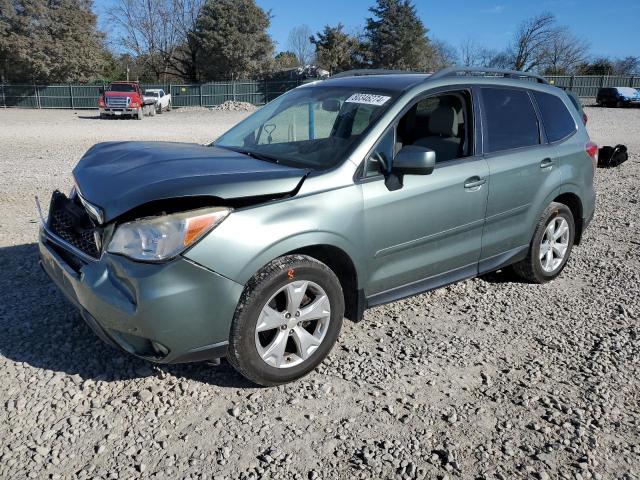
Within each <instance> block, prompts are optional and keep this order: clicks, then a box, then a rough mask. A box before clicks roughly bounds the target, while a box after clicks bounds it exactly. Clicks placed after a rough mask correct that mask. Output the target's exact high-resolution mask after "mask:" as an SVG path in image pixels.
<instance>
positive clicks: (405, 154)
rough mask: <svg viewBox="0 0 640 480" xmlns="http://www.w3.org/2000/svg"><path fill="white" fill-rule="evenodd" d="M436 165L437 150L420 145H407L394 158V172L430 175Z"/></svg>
mask: <svg viewBox="0 0 640 480" xmlns="http://www.w3.org/2000/svg"><path fill="white" fill-rule="evenodd" d="M435 166H436V152H434V151H433V150H431V149H429V148H426V147H420V146H418V145H407V146H406V147H404V148H403V149H402V150H400V151H399V152H398V154H397V155H396V156H395V158H394V159H393V168H392V171H393V173H396V174H398V175H429V174H430V173H431V172H433V169H434V168H435Z"/></svg>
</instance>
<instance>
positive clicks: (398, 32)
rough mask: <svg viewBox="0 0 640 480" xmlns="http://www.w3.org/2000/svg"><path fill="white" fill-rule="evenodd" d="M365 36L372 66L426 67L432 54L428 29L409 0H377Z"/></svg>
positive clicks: (398, 68)
mask: <svg viewBox="0 0 640 480" xmlns="http://www.w3.org/2000/svg"><path fill="white" fill-rule="evenodd" d="M369 11H370V12H371V13H372V14H373V17H372V18H368V19H367V25H366V27H365V37H366V39H367V50H368V54H369V62H370V65H371V66H372V67H373V68H388V69H396V70H425V69H426V68H427V66H428V64H429V63H430V59H431V58H433V56H434V54H433V51H432V50H433V49H432V47H431V45H430V44H429V39H428V37H427V29H426V28H425V26H424V24H423V23H422V20H420V18H418V15H417V13H416V8H415V6H414V5H413V3H412V2H411V1H410V0H377V4H376V6H374V7H371V8H370V9H369Z"/></svg>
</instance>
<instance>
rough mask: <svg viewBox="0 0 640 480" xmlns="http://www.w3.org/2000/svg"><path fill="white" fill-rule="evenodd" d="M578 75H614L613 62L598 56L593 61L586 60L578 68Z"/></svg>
mask: <svg viewBox="0 0 640 480" xmlns="http://www.w3.org/2000/svg"><path fill="white" fill-rule="evenodd" d="M577 73H578V75H612V74H613V62H612V61H611V60H610V59H608V58H606V57H600V58H596V59H595V60H594V61H593V62H590V63H589V62H584V63H582V64H581V65H580V66H578V69H577Z"/></svg>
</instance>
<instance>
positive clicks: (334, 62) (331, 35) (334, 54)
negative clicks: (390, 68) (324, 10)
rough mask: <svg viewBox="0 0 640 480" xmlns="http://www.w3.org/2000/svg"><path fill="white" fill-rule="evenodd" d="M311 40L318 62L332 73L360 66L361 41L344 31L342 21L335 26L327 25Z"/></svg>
mask: <svg viewBox="0 0 640 480" xmlns="http://www.w3.org/2000/svg"><path fill="white" fill-rule="evenodd" d="M310 40H311V43H312V44H313V45H315V48H316V58H317V60H318V63H319V64H320V65H321V66H322V67H324V68H326V69H327V70H329V74H330V75H333V74H334V73H339V72H343V71H345V70H350V69H352V68H357V67H358V66H359V63H360V61H359V55H360V54H361V43H360V41H359V40H358V38H356V37H355V36H353V35H349V34H348V33H346V32H345V31H344V26H343V25H342V23H338V25H336V26H335V27H331V26H329V25H325V27H324V30H322V32H318V33H316V34H315V35H314V36H312V37H311V39H310Z"/></svg>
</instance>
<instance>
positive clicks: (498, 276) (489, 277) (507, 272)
mask: <svg viewBox="0 0 640 480" xmlns="http://www.w3.org/2000/svg"><path fill="white" fill-rule="evenodd" d="M478 278H479V279H480V280H483V281H485V282H488V283H527V281H526V280H524V279H523V278H522V277H519V276H518V275H516V273H515V272H514V271H513V269H511V268H503V269H501V270H496V271H495V272H489V273H485V274H484V275H480V276H479V277H478Z"/></svg>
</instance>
